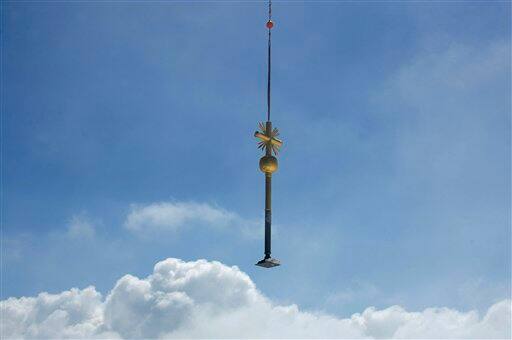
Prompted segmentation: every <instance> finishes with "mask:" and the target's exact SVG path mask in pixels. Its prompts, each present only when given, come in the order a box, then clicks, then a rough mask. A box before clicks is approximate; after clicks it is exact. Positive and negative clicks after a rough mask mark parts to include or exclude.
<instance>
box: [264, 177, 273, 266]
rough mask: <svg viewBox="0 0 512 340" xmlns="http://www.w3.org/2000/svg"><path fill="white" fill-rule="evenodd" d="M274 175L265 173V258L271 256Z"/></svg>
mask: <svg viewBox="0 0 512 340" xmlns="http://www.w3.org/2000/svg"><path fill="white" fill-rule="evenodd" d="M271 195H272V175H271V174H265V258H266V259H268V258H270V243H271V228H272V198H271Z"/></svg>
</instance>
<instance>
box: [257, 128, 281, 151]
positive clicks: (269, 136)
mask: <svg viewBox="0 0 512 340" xmlns="http://www.w3.org/2000/svg"><path fill="white" fill-rule="evenodd" d="M268 123H269V122H267V123H266V124H264V123H259V128H260V129H259V130H258V131H256V132H255V133H254V137H256V138H258V139H259V140H260V141H259V142H258V149H262V150H264V151H265V152H267V153H270V154H272V152H273V153H274V155H277V153H278V152H279V148H281V146H282V145H283V141H282V140H280V139H278V138H277V137H278V136H279V130H278V129H277V128H272V125H271V124H268Z"/></svg>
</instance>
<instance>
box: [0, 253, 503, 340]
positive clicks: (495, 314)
mask: <svg viewBox="0 0 512 340" xmlns="http://www.w3.org/2000/svg"><path fill="white" fill-rule="evenodd" d="M1 312H2V318H1V329H2V333H3V337H4V338H189V337H201V338H269V337H272V338H281V337H287V338H510V336H511V322H510V318H511V301H510V300H504V301H501V302H498V303H496V304H494V305H492V306H491V307H490V308H489V309H488V311H487V312H486V313H485V315H483V316H479V315H478V313H477V312H476V311H469V312H461V311H457V310H453V309H449V308H427V309H425V310H424V311H422V312H408V311H406V310H405V309H404V308H402V307H400V306H392V307H389V308H386V309H382V310H377V309H376V308H374V307H369V308H367V309H365V310H364V311H363V312H362V313H356V314H353V315H352V316H351V317H349V318H338V317H336V316H332V315H328V314H323V313H317V312H316V313H312V312H307V311H303V310H300V309H299V307H298V306H296V305H289V306H282V305H278V304H275V303H273V302H272V301H271V300H269V299H268V298H266V297H265V296H264V295H263V294H262V293H261V292H259V291H258V290H257V289H256V286H255V285H254V283H253V282H252V280H251V279H250V278H249V276H247V274H245V273H243V272H242V271H240V270H239V269H238V268H237V267H236V266H235V267H229V266H226V265H224V264H222V263H220V262H215V261H214V262H209V261H206V260H198V261H194V262H184V261H182V260H179V259H173V258H169V259H166V260H164V261H161V262H159V263H157V264H156V265H155V267H154V270H153V273H152V274H151V275H149V276H148V277H146V278H143V279H140V278H137V277H135V276H132V275H125V276H123V277H122V278H121V279H119V280H118V281H117V283H116V285H115V287H114V288H113V289H112V290H111V291H110V293H109V294H108V295H107V296H106V297H105V298H103V297H102V295H101V294H100V293H99V292H97V291H96V289H95V288H94V287H92V286H91V287H87V288H85V289H82V290H81V289H76V288H73V289H71V290H68V291H64V292H62V293H60V294H48V293H40V294H39V295H38V296H37V297H21V298H9V299H7V300H4V301H2V304H1Z"/></svg>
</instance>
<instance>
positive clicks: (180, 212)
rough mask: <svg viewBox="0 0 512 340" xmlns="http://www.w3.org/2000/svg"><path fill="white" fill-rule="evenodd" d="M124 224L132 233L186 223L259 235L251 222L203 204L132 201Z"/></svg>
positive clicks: (149, 231)
mask: <svg viewBox="0 0 512 340" xmlns="http://www.w3.org/2000/svg"><path fill="white" fill-rule="evenodd" d="M124 226H125V227H126V228H127V229H129V230H132V231H134V232H144V233H154V232H161V231H177V230H180V229H182V228H185V227H186V226H208V227H212V228H216V229H226V228H234V229H236V230H238V231H240V232H241V233H242V234H244V235H245V236H251V237H254V236H257V235H259V233H260V231H261V228H258V226H259V225H258V224H257V222H255V221H250V220H246V219H244V218H241V217H240V216H239V215H238V214H236V213H234V212H231V211H228V210H225V209H223V208H221V207H218V206H214V205H210V204H207V203H195V202H158V203H151V204H145V205H144V204H132V205H131V208H130V213H129V214H128V216H127V218H126V220H125V223H124Z"/></svg>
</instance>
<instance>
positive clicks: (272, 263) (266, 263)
mask: <svg viewBox="0 0 512 340" xmlns="http://www.w3.org/2000/svg"><path fill="white" fill-rule="evenodd" d="M256 265H257V266H260V267H264V268H272V267H277V266H280V265H281V262H280V261H279V260H278V259H274V258H272V257H268V258H264V259H263V260H261V261H259V262H258V263H256Z"/></svg>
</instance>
